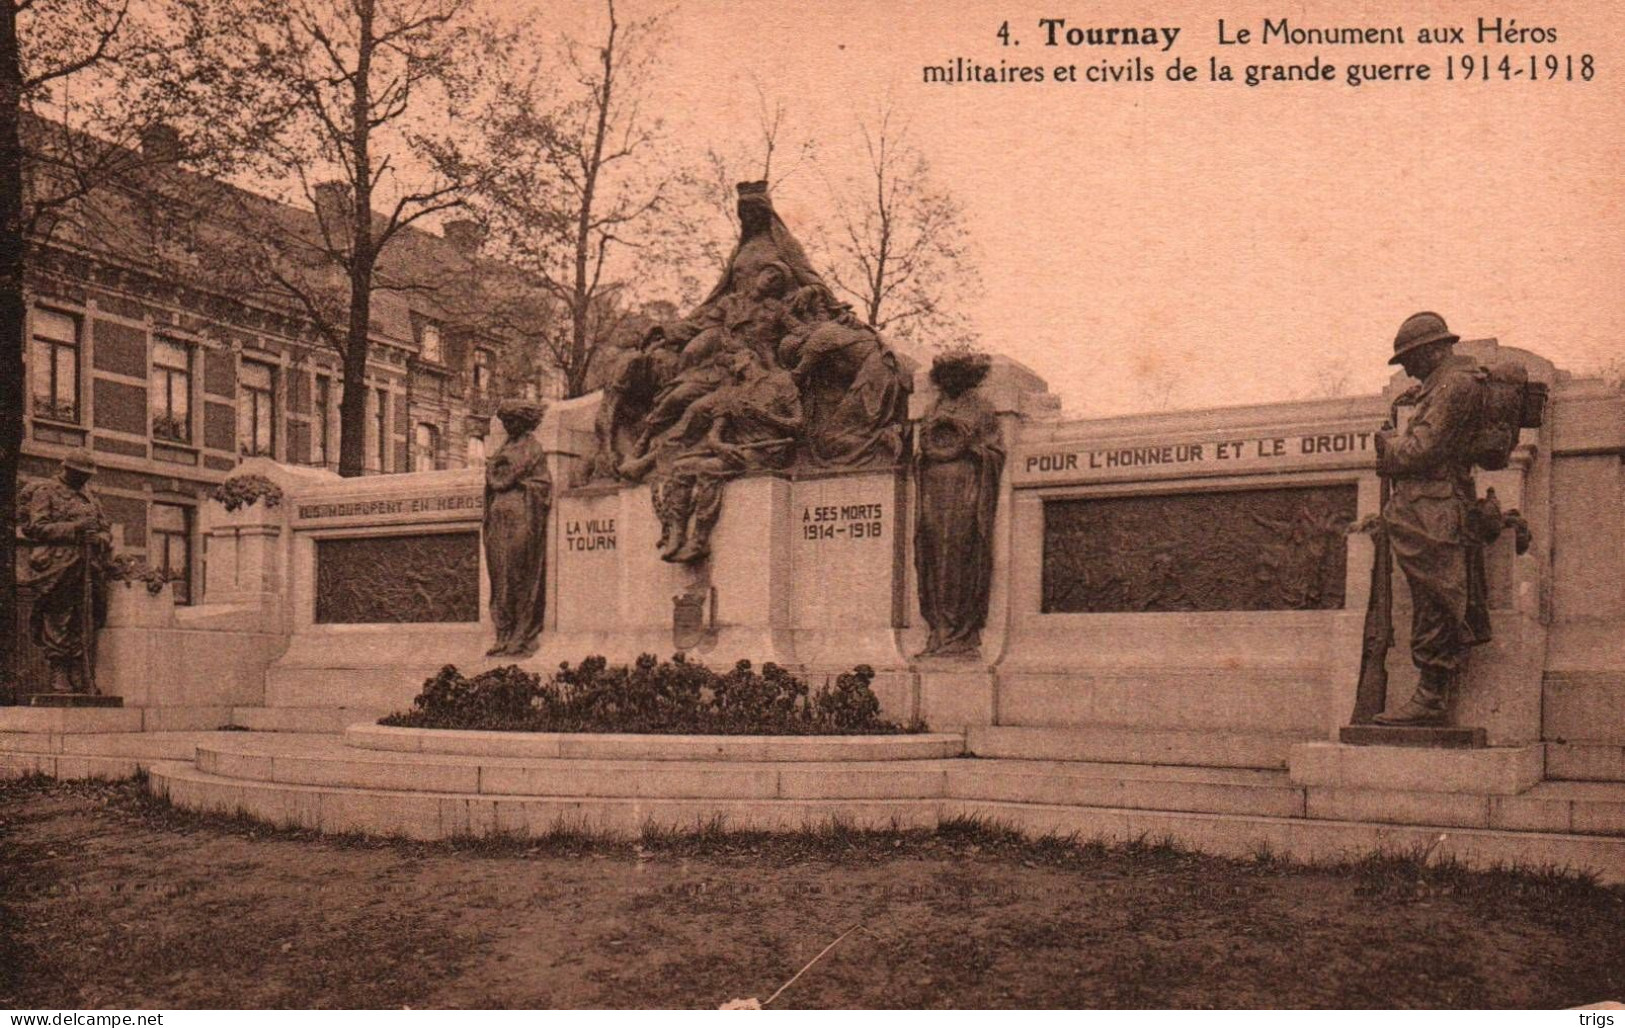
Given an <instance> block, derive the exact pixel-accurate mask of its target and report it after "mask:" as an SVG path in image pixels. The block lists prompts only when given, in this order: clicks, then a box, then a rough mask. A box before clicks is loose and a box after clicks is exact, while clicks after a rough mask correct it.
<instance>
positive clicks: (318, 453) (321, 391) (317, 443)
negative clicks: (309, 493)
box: [311, 375, 333, 467]
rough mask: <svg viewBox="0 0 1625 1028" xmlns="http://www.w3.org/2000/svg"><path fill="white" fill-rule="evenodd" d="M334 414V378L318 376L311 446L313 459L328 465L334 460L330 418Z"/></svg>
mask: <svg viewBox="0 0 1625 1028" xmlns="http://www.w3.org/2000/svg"><path fill="white" fill-rule="evenodd" d="M332 416H333V380H332V379H330V378H328V377H327V376H326V375H317V376H316V412H315V418H316V424H315V425H314V426H313V427H314V428H315V431H314V433H312V438H311V447H312V449H313V451H314V452H313V453H312V454H311V460H312V461H313V462H314V463H316V464H320V465H322V466H323V467H326V466H327V465H328V464H329V463H331V462H332V460H333V454H332V436H331V435H330V433H331V432H332V427H331V425H330V423H329V422H330V419H331V418H332Z"/></svg>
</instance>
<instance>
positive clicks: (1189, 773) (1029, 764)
mask: <svg viewBox="0 0 1625 1028" xmlns="http://www.w3.org/2000/svg"><path fill="white" fill-rule="evenodd" d="M947 767H948V771H947V787H948V792H947V795H948V796H949V797H951V798H954V799H966V800H1007V801H1014V802H1022V803H1042V804H1055V805H1063V806H1085V807H1117V808H1124V809H1133V810H1187V811H1207V812H1209V813H1222V814H1268V815H1273V816H1278V817H1302V816H1303V812H1304V802H1303V790H1302V789H1300V788H1297V787H1295V786H1293V785H1292V783H1291V782H1290V781H1289V780H1288V779H1287V776H1286V773H1285V772H1282V771H1262V770H1254V769H1235V768H1206V767H1157V766H1151V765H1146V764H1100V763H1083V762H1075V761H1043V760H999V759H995V760H968V761H953V762H950V763H949V764H948V765H947Z"/></svg>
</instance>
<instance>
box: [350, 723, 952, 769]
mask: <svg viewBox="0 0 1625 1028" xmlns="http://www.w3.org/2000/svg"><path fill="white" fill-rule="evenodd" d="M344 741H345V743H346V744H347V745H349V746H353V747H356V748H358V749H365V750H390V751H395V752H402V753H440V754H456V755H461V756H480V757H536V758H555V757H563V758H570V759H576V760H676V761H685V760H707V761H716V760H720V761H730V760H738V761H764V760H765V761H780V760H783V761H816V762H826V761H851V760H861V761H877V760H937V759H941V758H944V757H957V756H959V755H961V754H962V753H964V751H965V737H964V736H963V735H961V734H960V733H958V732H937V733H925V732H922V733H917V734H913V735H617V734H610V733H600V732H466V731H457V730H454V729H441V728H392V727H388V726H385V725H376V724H354V725H350V726H349V727H348V728H346V729H345V730H344Z"/></svg>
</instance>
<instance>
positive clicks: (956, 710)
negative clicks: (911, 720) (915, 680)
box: [920, 665, 994, 732]
mask: <svg viewBox="0 0 1625 1028" xmlns="http://www.w3.org/2000/svg"><path fill="white" fill-rule="evenodd" d="M993 715H994V695H993V674H992V672H990V671H988V670H987V669H985V668H979V667H966V666H963V665H961V666H960V667H958V668H952V667H948V668H938V667H932V666H930V665H926V666H924V667H921V668H920V720H922V721H924V722H925V723H926V724H927V725H928V726H930V728H931V730H932V731H934V732H955V731H962V730H964V729H966V728H968V727H970V726H972V725H991V724H992V723H993Z"/></svg>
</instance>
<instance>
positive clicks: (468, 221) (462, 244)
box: [440, 218, 486, 257]
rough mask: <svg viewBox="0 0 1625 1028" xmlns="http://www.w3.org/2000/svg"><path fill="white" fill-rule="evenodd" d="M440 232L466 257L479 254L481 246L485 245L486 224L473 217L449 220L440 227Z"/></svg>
mask: <svg viewBox="0 0 1625 1028" xmlns="http://www.w3.org/2000/svg"><path fill="white" fill-rule="evenodd" d="M440 234H441V235H443V236H445V238H446V242H448V243H450V244H451V245H452V246H453V247H455V248H456V250H457V252H458V253H460V254H462V255H463V256H464V257H473V256H475V255H477V254H478V253H479V252H480V247H482V246H484V245H485V236H486V230H485V226H484V225H481V224H480V223H479V222H477V221H475V220H474V219H473V218H458V219H457V220H455V221H448V222H446V223H445V224H444V225H442V226H441V227H440Z"/></svg>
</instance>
